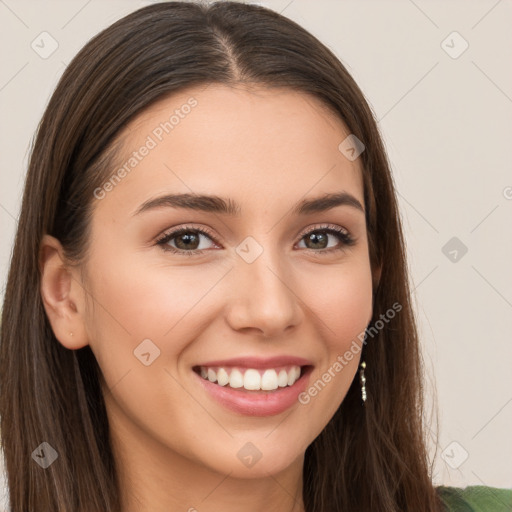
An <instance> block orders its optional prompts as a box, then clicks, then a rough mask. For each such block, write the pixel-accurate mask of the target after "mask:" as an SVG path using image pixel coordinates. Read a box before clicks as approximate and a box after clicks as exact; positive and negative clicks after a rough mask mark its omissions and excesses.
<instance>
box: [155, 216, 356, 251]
mask: <svg viewBox="0 0 512 512" xmlns="http://www.w3.org/2000/svg"><path fill="white" fill-rule="evenodd" d="M187 231H195V232H197V233H200V234H203V235H206V236H207V237H208V238H210V239H211V241H212V242H213V243H214V244H215V245H219V243H218V242H217V238H216V236H215V235H214V234H213V232H212V231H211V230H210V229H209V228H207V227H205V226H201V227H197V226H194V225H192V224H185V225H182V226H178V227H174V228H169V229H168V230H166V231H165V232H164V233H162V234H161V235H159V236H158V237H157V239H156V242H155V243H156V244H157V245H161V246H162V248H163V250H165V251H170V252H174V253H176V254H182V255H195V254H202V253H204V252H205V251H208V250H210V249H191V250H188V251H186V250H183V249H176V248H174V247H170V248H165V247H164V246H165V245H166V244H167V241H169V240H172V239H173V238H175V237H177V236H179V235H180V234H181V233H183V232H187ZM315 231H330V232H334V233H336V234H337V235H339V236H340V237H343V236H344V237H345V240H342V245H341V247H335V248H332V247H331V248H328V249H307V248H306V250H307V251H309V252H313V253H316V254H320V253H322V254H330V253H333V252H336V251H338V250H343V249H345V248H347V247H349V246H351V245H354V244H355V243H356V242H357V237H355V236H353V235H352V234H351V233H350V231H349V230H348V229H346V228H344V227H341V226H338V225H337V224H329V223H322V224H312V225H310V226H307V227H306V228H304V229H302V230H301V231H300V232H299V234H298V235H297V237H298V240H297V242H296V243H299V242H301V241H302V239H303V238H304V236H306V235H307V234H309V233H312V232H315Z"/></svg>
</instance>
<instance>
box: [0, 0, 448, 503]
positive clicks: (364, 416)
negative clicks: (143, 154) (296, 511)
mask: <svg viewBox="0 0 512 512" xmlns="http://www.w3.org/2000/svg"><path fill="white" fill-rule="evenodd" d="M242 82H243V83H251V84H257V85H262V86H265V87H280V88H288V89H293V90H295V91H300V92H303V93H308V94H311V95H313V96H314V97H316V98H318V99H320V100H321V101H322V102H323V104H324V105H325V106H326V107H327V108H329V109H330V110H331V111H332V112H334V113H335V114H336V115H337V116H339V118H340V119H341V120H342V121H343V122H344V123H345V125H346V126H347V128H348V129H349V131H350V133H351V134H354V135H355V136H356V137H357V138H358V139H360V140H361V141H363V143H364V145H365V147H366V149H365V151H364V152H363V153H362V154H361V157H360V158H361V159H362V166H363V179H364V198H365V205H366V212H367V216H366V223H367V232H368V241H369V247H370V262H371V266H372V269H374V270H375V269H377V268H378V267H381V269H382V273H381V276H380V280H379V281H378V282H377V281H376V282H375V283H374V313H373V319H372V322H371V325H373V324H375V323H376V322H378V321H379V319H382V316H381V315H383V314H386V311H388V310H389V308H390V307H391V305H392V304H395V303H398V304H399V305H401V310H400V312H399V313H398V314H397V315H396V317H395V318H393V320H392V322H389V323H386V324H385V325H384V326H383V328H381V329H376V332H375V333H374V334H373V335H372V336H371V338H368V342H367V343H366V344H365V345H364V349H363V356H362V357H363V358H364V360H365V361H366V364H367V368H366V382H367V388H368V399H367V401H366V403H365V405H364V406H363V405H362V404H361V390H360V385H359V381H358V379H354V382H353V383H352V385H351V387H350V389H349V391H348V394H347V395H346V397H345V399H344V401H343V403H342V405H341V407H340V408H339V409H338V411H337V412H336V413H335V415H334V417H333V418H332V419H331V421H330V422H329V423H328V425H327V426H326V427H325V429H324V430H323V431H322V433H321V434H320V435H319V436H318V437H317V438H316V439H315V440H314V441H313V442H312V443H311V445H310V446H309V447H308V449H307V451H306V454H305V464H304V487H303V498H304V503H305V508H306V511H307V512H333V511H366V512H370V511H371V512H378V511H410V510H414V511H415V512H427V511H428V512H432V511H434V510H439V509H440V504H439V503H438V500H437V495H436V489H435V488H434V486H433V484H432V481H431V469H432V468H431V466H430V465H429V462H428V454H427V449H426V446H427V445H426V434H425V432H426V431H427V428H426V425H425V418H424V415H423V388H422V379H423V368H422V363H421V358H420V351H419V345H418V336H417V331H416V325H415V319H414V315H413V310H412V307H411V297H410V290H409V288H408V277H407V276H408V272H407V264H406V254H405V248H404V239H403V235H402V228H401V224H400V218H399V212H398V208H397V200H396V196H395V191H394V186H393V182H392V177H391V174H390V170H389V164H388V161H387V157H386V153H385V150H384V146H383V143H382V140H381V137H380V135H379V131H378V128H377V125H376V122H375V120H374V118H373V116H372V112H371V110H370V108H369V106H368V104H367V102H366V101H365V98H364V96H363V94H362V92H361V91H360V89H359V87H358V86H357V84H356V83H355V82H354V80H353V79H352V77H351V76H350V75H349V73H348V72H347V70H346V69H345V67H344V66H343V65H342V64H341V63H340V61H339V60H338V59H337V57H336V56H335V55H334V54H333V53H332V52H331V51H330V50H329V49H327V48H326V47H325V46H324V45H323V44H322V43H320V42H319V41H318V40H317V39H316V38H315V37H313V36H312V35H311V34H309V33H308V32H307V31H305V30H304V29H303V28H301V27H300V26H298V25H297V24H296V23H294V22H292V21H291V20H289V19H287V18H285V17H284V16H281V15H279V14H277V13H276V12H273V11H271V10H268V9H265V8H263V7H259V6H255V5H247V4H242V3H237V2H218V3H214V4H211V5H209V6H208V5H203V4H199V3H184V2H166V3H161V4H156V5H152V6H148V7H145V8H143V9H140V10H138V11H136V12H133V13H132V14H130V15H128V16H126V17H124V18H122V19H121V20H119V21H117V22H116V23H114V24H113V25H111V26H110V27H108V28H107V29H105V30H104V31H103V32H101V33H100V34H98V35H97V36H96V37H94V38H93V39H92V40H91V41H89V42H88V43H87V44H86V45H85V47H84V48H83V49H82V50H81V51H80V52H79V53H78V55H77V56H76V57H75V58H74V59H73V61H72V62H71V63H70V65H69V66H68V67H67V69H66V70H65V72H64V74H63V76H62V78H61V80H60V82H59V84H58V86H57V88H56V90H55V92H54V94H53V96H52V98H51V100H50V102H49V104H48V107H47V109H46V112H45V114H44V116H43V118H42V121H41V123H40V125H39V128H38V132H37V136H36V139H35V142H34V144H33V148H32V153H31V159H30V164H29V169H28V173H27V177H26V183H25V189H24V195H23V203H22V208H21V214H20V218H19V224H18V230H17V234H16V239H15V244H14V251H13V254H12V261H11V266H10V271H9V275H8V281H7V288H6V293H5V301H4V306H3V312H2V324H1V346H0V386H1V388H0V391H1V396H0V416H1V438H2V444H3V450H4V456H5V461H6V469H7V478H8V489H9V496H10V503H11V507H12V508H11V510H12V511H13V512H27V511H30V512H33V511H35V510H37V511H38V512H50V511H51V512H55V511H59V512H93V511H96V512H104V511H106V510H109V511H111V512H120V489H119V485H118V479H117V476H116V475H117V473H116V464H115V460H114V457H113V454H112V450H111V446H110V438H109V426H108V421H107V415H106V410H105V404H104V400H103V397H102V394H101V390H100V385H99V376H100V369H99V366H98V364H97V362H96V359H95V358H94V355H93V354H92V351H91V350H90V348H89V347H84V348H82V349H79V350H68V349H66V348H64V347H63V346H62V345H61V344H60V343H59V342H58V341H57V340H56V338H55V336H54V334H53V331H52V329H51V327H50V324H49V321H48V319H47V317H46V314H45V310H44V308H43V305H42V300H41V296H40V291H39V287H40V269H39V265H38V261H39V259H38V254H39V247H40V242H41V238H42V236H43V234H45V233H48V234H51V235H53V236H54V237H56V238H58V239H59V240H60V242H61V243H62V245H63V248H64V250H65V253H66V256H67V257H68V258H69V259H70V261H73V262H76V264H79V263H80V262H83V261H86V258H87V247H88V236H89V226H90V216H91V205H92V202H93V201H94V198H93V191H94V189H95V188H97V187H98V186H101V184H102V183H104V181H105V179H106V178H108V177H109V175H110V173H111V172H112V166H111V162H112V158H113V156H114V155H115V143H116V141H117V138H116V137H117V136H118V135H119V133H120V131H121V130H122V128H123V127H125V126H126V125H127V123H128V122H129V121H130V120H131V119H133V118H134V116H136V115H137V114H139V113H141V112H142V111H143V110H144V109H146V108H147V107H148V106H149V105H151V104H152V103H154V102H155V101H157V100H160V99H162V98H163V97H164V96H166V95H169V94H172V93H174V92H177V91H181V90H184V89H186V88H189V87H191V86H196V85H201V84H205V86H206V85H207V84H209V83H221V84H228V85H232V84H237V83H242ZM340 142H341V141H340ZM381 323H382V320H381ZM44 441H46V442H48V443H49V445H51V447H53V448H54V449H55V450H56V452H57V454H59V457H58V459H57V460H56V461H55V462H54V463H53V464H51V465H50V466H49V467H48V468H47V469H44V470H43V469H42V468H41V467H39V465H38V464H35V463H34V461H33V460H32V456H31V455H32V453H33V452H34V450H35V449H36V448H37V447H38V446H39V445H40V444H41V443H42V442H44Z"/></svg>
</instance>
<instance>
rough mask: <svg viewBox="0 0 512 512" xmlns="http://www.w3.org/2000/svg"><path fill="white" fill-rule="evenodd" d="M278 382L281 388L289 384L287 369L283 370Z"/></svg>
mask: <svg viewBox="0 0 512 512" xmlns="http://www.w3.org/2000/svg"><path fill="white" fill-rule="evenodd" d="M277 384H278V386H279V387H280V388H285V387H286V386H288V374H287V373H286V371H285V370H281V371H280V372H279V375H278V376H277Z"/></svg>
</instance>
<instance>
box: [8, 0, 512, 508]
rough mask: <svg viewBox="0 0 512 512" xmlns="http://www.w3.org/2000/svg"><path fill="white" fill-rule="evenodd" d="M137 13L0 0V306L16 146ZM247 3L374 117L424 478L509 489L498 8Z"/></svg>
mask: <svg viewBox="0 0 512 512" xmlns="http://www.w3.org/2000/svg"><path fill="white" fill-rule="evenodd" d="M149 3H150V2H148V1H145V2H142V1H135V0H133V1H132V0H123V1H112V0H107V1H105V0H103V1H100V0H89V1H87V0H80V1H77V0H66V1H56V0H51V1H50V0H48V1H44V2H41V1H36V0H32V1H19V0H17V1H15V0H2V1H0V44H1V48H2V53H1V55H2V65H1V67H0V107H1V112H2V116H1V121H0V127H1V134H0V163H1V164H0V169H1V172H0V230H1V240H2V243H1V249H0V287H1V290H2V297H3V289H4V287H5V279H6V274H7V269H8V262H9V256H10V250H11V244H12V239H13V236H14V232H15V229H16V218H17V216H18V211H19V206H20V197H21V191H22V184H23V177H24V172H25V169H26V163H27V150H28V146H29V141H30V139H31V137H32V134H33V133H34V130H35V128H36V125H37V123H38V121H39V119H40V117H41V115H42V112H43V109H44V107H45V104H46V103H47V101H48V98H49V95H50V94H51V92H52V90H53V88H54V87H55V85H56V82H57V80H58V78H59V77H60V75H61V73H62V72H63V70H64V68H65V66H66V64H67V63H69V61H70V60H71V58H72V57H73V56H74V55H75V54H76V52H77V51H78V50H79V48H80V47H81V46H82V45H83V44H84V43H85V42H86V41H87V40H88V39H89V38H90V37H91V36H92V35H94V34H96V33H97V32H98V31H99V30H100V29H102V28H104V27H105V26H107V25H109V24H110V23H112V22H113V21H115V20H117V19H118V18H120V17H121V16H123V15H125V14H127V13H129V12H131V11H133V10H135V9H136V8H138V7H139V6H142V5H147V4H149ZM259 3H261V4H263V5H266V6H268V7H271V8H272V9H274V10H277V11H280V12H283V14H285V15H287V16H288V17H290V18H292V19H294V20H295V21H297V22H298V23H300V24H302V25H303V26H304V27H305V28H307V29H309V30H310V31H311V32H313V33H314V34H315V35H316V36H317V37H319V38H320V39H321V40H322V41H323V42H324V43H326V44H327V45H328V46H329V47H330V48H331V49H332V50H333V51H334V52H335V53H336V54H337V55H338V56H339V57H340V58H341V60H342V61H343V62H344V63H345V65H346V66H347V68H348V69H349V71H350V72H351V73H352V74H353V76H354V78H355V79H356V81H357V82H358V83H359V84H360V86H361V88H362V89H363V91H364V92H365V94H366V95H367V97H368V100H369V102H370V104H371V105H372V107H373V110H374V112H375V115H376V117H377V119H378V120H379V125H380V128H381V130H382V132H383V136H384V139H385V141H386V144H387V148H388V151H389V155H390V159H391V162H392V165H393V171H394V176H395V181H396V186H397V189H398V193H399V198H400V203H401V208H402V216H403V220H404V225H405V229H406V236H407V240H408V253H409V258H410V264H411V280H412V283H413V288H414V293H415V297H416V301H417V313H418V319H419V323H420V332H421V335H422V340H423V345H424V353H425V364H426V366H427V371H428V382H427V387H428V389H429V394H431V393H432V390H433V389H434V387H433V385H434V383H435V385H436V387H437V393H438V400H439V408H440V418H439V419H440V435H439V437H438V438H437V439H435V438H433V440H432V448H434V447H435V444H436V442H437V446H438V456H437V462H436V472H435V480H436V483H443V484H445V485H458V486H465V485H480V484H482V485H492V486H499V487H512V463H511V461H512V436H511V435H510V432H511V427H512V385H511V384H512V377H511V374H512V371H511V362H512V343H511V341H512V337H511V334H510V333H511V331H512V315H511V313H512V265H511V262H512V237H511V225H512V215H511V213H512V174H511V172H510V169H511V163H512V150H511V148H512V144H511V134H512V66H511V65H510V64H511V62H512V31H511V30H510V20H511V19H512V2H511V1H507V0H501V1H496V0H489V1H487V0H485V1H483V0H481V1H460V2H455V1H442V2H441V1H436V2H434V1H427V0H415V1H412V0H394V1H382V0H381V1H368V0H362V1H361V0H359V1H354V0H350V1H347V0H339V1H334V0H330V1H329V0H322V1H312V0H309V1H308V0H292V1H290V0H268V1H265V2H259ZM42 32H47V33H48V34H49V35H44V34H43V35H41V33H42ZM454 32H456V33H454ZM31 45H32V46H33V47H34V48H35V50H37V51H35V50H34V49H33V48H32V46H31ZM52 45H53V46H55V45H58V46H57V47H56V48H55V51H53V53H51V55H47V54H45V52H46V53H50V52H51V51H52V50H54V48H53V46H52ZM466 46H467V48H466ZM38 52H39V53H38ZM43 57H44V58H43ZM454 237H455V240H452V241H451V242H449V241H450V240H451V239H452V238H454ZM447 243H448V244H450V245H448V246H446V244H447ZM464 247H465V248H466V249H467V252H466V253H465V254H463V252H464V250H465V249H464ZM454 251H455V252H454ZM454 257H457V260H456V261H453V259H454ZM370 392H371V390H370ZM1 485H2V481H1V480H0V486H1ZM0 509H1V507H0Z"/></svg>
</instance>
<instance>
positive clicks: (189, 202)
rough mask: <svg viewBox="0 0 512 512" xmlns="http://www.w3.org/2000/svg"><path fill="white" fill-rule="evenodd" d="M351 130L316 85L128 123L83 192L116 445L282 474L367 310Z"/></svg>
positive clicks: (162, 111) (203, 97)
mask: <svg viewBox="0 0 512 512" xmlns="http://www.w3.org/2000/svg"><path fill="white" fill-rule="evenodd" d="M348 135H349V132H347V131H346V128H345V127H344V125H343V124H342V123H341V122H340V121H339V120H337V119H335V118H334V117H333V116H332V115H330V114H329V113H327V112H326V110H325V109H323V107H322V106H321V104H320V103H318V100H316V99H314V98H312V97H309V96H306V95H303V94H300V93H297V92H293V91H290V90H284V89H281V90H272V91H270V90H266V89H263V88H259V89H254V90H252V91H249V90H248V89H241V88H239V89H234V88H228V87H225V86H220V85H213V84H212V85H210V86H208V87H206V88H205V87H201V88H195V89H189V90H188V91H186V92H182V93H180V94H175V95H173V96H172V97H170V98H168V99H165V100H163V101H161V102H159V103H158V104H156V105H154V106H152V107H151V108H149V109H147V110H146V111H145V112H144V113H143V114H142V115H140V116H139V117H138V118H137V119H135V120H134V121H133V122H131V123H130V125H129V126H128V127H127V130H125V132H124V133H123V135H122V137H123V139H122V140H123V149H122V151H121V152H120V153H119V154H118V164H119V165H118V167H116V168H115V169H112V173H113V175H114V176H115V177H114V178H112V179H110V181H109V182H105V183H104V186H103V187H101V188H100V189H96V191H95V198H94V199H93V201H94V210H93V218H92V232H91V239H90V244H91V246H90V258H89V260H88V261H87V264H86V271H87V275H88V282H87V285H86V286H85V288H86V289H87V291H88V295H89V300H90V306H91V307H90V308H87V314H86V315H85V316H84V325H85V329H86V332H87V335H88V343H89V344H90V346H91V349H92V350H93V352H94V354H95V356H96V358H97V360H98V363H99V365H100V368H101V370H102V373H103V378H104V381H105V382H104V386H105V389H104V392H105V395H106V405H107V411H108V415H109V421H110V423H111V428H112V430H113V432H114V438H115V439H117V440H119V443H120V446H123V449H124V451H125V455H126V456H128V453H129V452H131V453H136V452H137V450H140V449H141V446H144V450H149V451H151V452H152V453H153V455H154V457H155V459H156V458H161V459H160V460H169V457H174V458H176V457H178V458H182V460H186V461H188V462H189V463H192V464H195V465H197V466H200V467H201V468H203V469H204V468H207V469H210V470H215V471H218V472H221V473H222V474H227V473H230V474H231V476H233V477H235V476H239V477H241V478H251V477H261V476H265V475H268V474H269V473H270V474H275V473H277V472H278V471H281V470H283V469H285V468H287V467H289V466H290V465H292V464H293V463H299V462H301V461H302V457H303V455H304V452H305V450H306V448H307V446H308V445H309V444H310V443H311V442H312V441H313V440H314V439H315V437H317V436H318V435H319V433H320V432H321V431H322V429H323V428H324V427H325V426H326V424H327V423H328V422H329V420H330V419H331V417H332V416H333V414H334V413H335V411H336V410H337V409H338V407H339V406H340V404H341V403H342V401H343V398H344V397H345V394H346V393H347V390H348V388H349V386H350V384H351V382H352V380H353V378H354V376H355V375H356V371H357V367H358V363H359V358H360V357H359V349H358V348H357V350H356V348H355V347H360V345H361V342H360V341H359V339H358V336H359V335H360V334H361V333H362V332H364V330H365V327H366V326H367V324H368V323H369V321H370V319H371V314H372V278H371V277H372V276H371V269H370V263H369V254H368V243H367V233H366V226H365V215H364V207H365V205H364V194H363V182H362V174H361V168H360V164H359V161H360V159H355V160H353V159H349V158H347V157H346V156H344V154H343V153H342V152H341V151H340V149H338V146H339V145H340V143H341V142H342V141H343V140H344V139H346V137H347V136H348ZM123 166H124V172H123V170H120V169H121V168H123ZM181 194H186V195H187V197H185V198H181V199H180V198H179V197H176V196H179V195H181ZM326 194H339V195H340V196H339V198H341V199H340V200H339V201H334V202H332V203H330V204H329V203H328V202H326V201H324V202H319V203H314V204H313V205H312V206H310V207H309V208H308V207H305V208H302V211H299V209H300V208H301V205H302V206H304V205H303V203H305V204H307V203H309V202H310V201H312V200H314V199H318V198H321V197H322V196H324V195H326ZM199 196H212V198H211V199H208V198H200V197H199ZM166 197H167V198H166ZM221 198H222V199H221ZM357 203H360V205H361V208H359V207H358V206H357ZM315 205H316V206H315ZM232 210H233V211H232ZM182 228H185V229H183V231H181V232H180V233H177V234H174V236H173V235H172V233H173V232H176V231H177V230H181V229H182ZM200 230H201V231H204V233H202V232H201V231H200ZM326 230H330V231H326ZM336 230H338V231H339V233H337V232H336ZM167 235H168V236H167ZM351 241H352V242H351ZM354 341H356V343H354ZM347 351H349V352H351V353H352V355H353V357H352V358H351V359H350V358H347V357H344V354H345V353H346V352H347ZM342 360H343V362H341V361H342ZM337 363H338V364H337ZM295 367H300V368H301V370H300V371H301V377H300V378H299V379H298V380H297V381H296V382H295V383H294V384H292V385H288V384H290V383H292V382H293V381H294V379H295V378H296V377H297V375H295V372H297V373H298V370H296V369H294V368H295ZM340 367H341V369H340ZM201 373H202V374H203V376H201ZM205 376H206V378H205ZM215 379H217V380H218V381H220V382H211V381H210V380H215ZM228 379H229V380H228ZM226 382H228V383H227V384H226ZM315 383H316V387H315ZM221 384H222V385H221ZM240 386H241V387H240ZM245 386H247V387H248V388H252V389H245ZM262 386H263V388H264V390H261V389H260V390H258V388H259V387H262ZM276 386H277V389H272V388H275V387H276Z"/></svg>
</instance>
